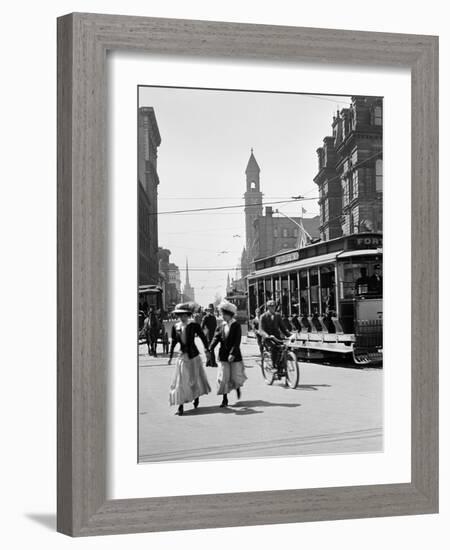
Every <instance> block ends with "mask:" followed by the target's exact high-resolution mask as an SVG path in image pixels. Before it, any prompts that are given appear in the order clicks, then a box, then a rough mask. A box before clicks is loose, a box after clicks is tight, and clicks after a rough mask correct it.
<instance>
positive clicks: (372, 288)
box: [368, 264, 383, 295]
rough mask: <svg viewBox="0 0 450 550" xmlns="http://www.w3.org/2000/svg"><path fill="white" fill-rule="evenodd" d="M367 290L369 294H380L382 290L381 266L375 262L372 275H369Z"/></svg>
mask: <svg viewBox="0 0 450 550" xmlns="http://www.w3.org/2000/svg"><path fill="white" fill-rule="evenodd" d="M368 287H369V292H370V293H371V294H380V295H381V294H382V292H383V277H382V276H381V266H380V264H377V265H376V266H375V267H374V272H373V275H371V276H370V277H369V284H368Z"/></svg>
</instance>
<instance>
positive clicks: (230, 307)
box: [218, 300, 237, 315]
mask: <svg viewBox="0 0 450 550" xmlns="http://www.w3.org/2000/svg"><path fill="white" fill-rule="evenodd" d="M218 307H219V309H220V310H221V311H227V312H228V313H231V314H232V315H235V314H236V312H237V307H236V306H235V305H234V304H232V303H231V302H229V301H228V300H222V301H221V302H220V304H219V306H218Z"/></svg>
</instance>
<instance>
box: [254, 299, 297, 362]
mask: <svg viewBox="0 0 450 550" xmlns="http://www.w3.org/2000/svg"><path fill="white" fill-rule="evenodd" d="M266 306H267V311H266V312H265V313H263V314H262V315H261V318H260V320H259V331H260V334H261V336H262V338H263V342H265V341H266V340H269V341H270V340H271V339H272V338H271V337H274V338H276V339H277V340H282V339H283V335H284V336H286V337H289V336H291V333H290V332H289V330H288V329H287V328H286V326H285V324H284V322H283V319H282V317H281V315H280V314H279V313H277V312H276V311H275V302H274V301H273V300H269V301H268V302H267V304H266ZM270 351H271V354H272V363H273V364H274V365H277V364H278V348H277V346H275V345H273V344H272V345H270Z"/></svg>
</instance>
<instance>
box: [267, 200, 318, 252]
mask: <svg viewBox="0 0 450 550" xmlns="http://www.w3.org/2000/svg"><path fill="white" fill-rule="evenodd" d="M275 212H276V213H277V214H281V215H282V216H284V217H285V218H287V219H288V220H290V221H291V222H292V223H293V224H295V225H296V226H297V227H298V228H299V233H298V239H297V246H298V248H304V247H305V246H306V245H307V244H308V239H309V240H310V241H311V240H312V238H311V235H310V234H309V233H308V231H306V229H305V228H304V227H303V222H300V223H297V222H296V221H295V220H293V219H292V218H290V217H289V216H288V215H287V214H285V213H284V212H281V211H280V210H278V209H276V210H275Z"/></svg>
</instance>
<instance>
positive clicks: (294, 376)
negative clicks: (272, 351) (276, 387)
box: [286, 351, 300, 390]
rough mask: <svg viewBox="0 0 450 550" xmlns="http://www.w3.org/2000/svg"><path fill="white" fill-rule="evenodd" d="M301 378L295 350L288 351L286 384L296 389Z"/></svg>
mask: <svg viewBox="0 0 450 550" xmlns="http://www.w3.org/2000/svg"><path fill="white" fill-rule="evenodd" d="M299 379H300V371H299V368H298V362H297V357H296V355H295V353H294V352H293V351H288V352H287V353H286V384H287V385H288V386H289V387H290V388H292V389H293V390H295V388H296V387H297V386H298V381H299Z"/></svg>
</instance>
